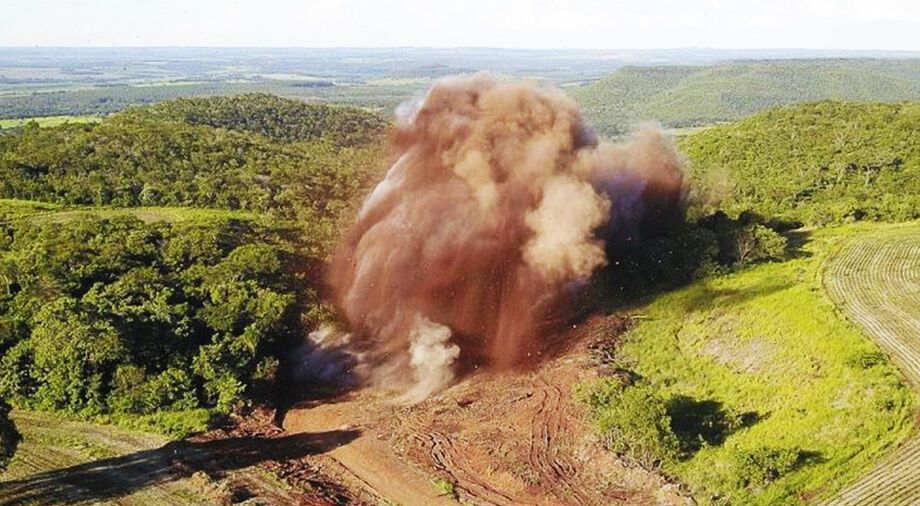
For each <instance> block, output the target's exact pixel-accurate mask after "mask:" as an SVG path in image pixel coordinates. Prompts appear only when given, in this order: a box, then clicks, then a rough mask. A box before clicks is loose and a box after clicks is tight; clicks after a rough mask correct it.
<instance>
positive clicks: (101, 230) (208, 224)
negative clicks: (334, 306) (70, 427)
mask: <svg viewBox="0 0 920 506" xmlns="http://www.w3.org/2000/svg"><path fill="white" fill-rule="evenodd" d="M3 235H4V236H5V237H6V241H5V243H4V244H5V245H4V246H3V247H2V248H0V353H2V355H3V358H2V360H0V396H4V397H7V398H9V399H11V400H12V401H13V402H14V403H15V404H17V405H19V406H24V407H31V408H38V409H55V410H64V411H68V412H73V413H79V414H83V415H96V414H102V413H139V414H147V413H154V412H156V411H159V410H173V411H175V410H186V409H192V408H198V407H213V408H217V409H219V410H228V409H230V408H231V407H233V406H234V405H235V404H237V403H239V402H241V401H242V400H244V399H245V398H246V393H247V389H248V388H249V387H250V386H251V385H252V384H253V382H254V381H255V380H257V379H258V378H260V377H264V376H267V375H268V376H270V375H271V374H272V373H273V372H274V368H275V367H276V366H277V360H276V359H274V358H272V355H273V354H274V353H275V352H276V351H277V350H276V347H277V346H279V345H280V344H281V343H286V342H290V340H291V339H294V336H296V335H299V333H300V332H301V329H302V325H304V324H306V323H309V321H308V320H307V317H306V316H305V314H306V311H307V310H308V309H309V307H310V306H311V305H314V304H316V303H317V302H318V301H316V300H314V299H313V298H312V296H311V293H312V292H311V291H310V290H309V288H308V286H309V284H310V282H311V280H310V279H308V277H307V271H305V269H306V268H308V267H309V266H310V264H311V261H310V259H309V258H305V257H303V256H302V254H301V253H298V250H299V249H300V248H299V247H295V246H294V245H293V244H292V243H291V242H289V240H288V239H287V237H289V236H290V235H291V234H290V233H289V231H285V230H283V229H279V228H277V227H274V226H268V225H263V224H258V223H254V222H247V221H238V220H232V219H220V220H213V221H197V222H191V223H173V224H169V223H152V224H146V223H144V222H142V221H140V220H137V219H135V218H131V217H118V218H111V219H107V218H102V217H92V216H80V217H76V218H74V219H71V220H61V221H46V220H41V219H23V220H17V221H14V222H12V223H11V224H7V225H4V228H3Z"/></svg>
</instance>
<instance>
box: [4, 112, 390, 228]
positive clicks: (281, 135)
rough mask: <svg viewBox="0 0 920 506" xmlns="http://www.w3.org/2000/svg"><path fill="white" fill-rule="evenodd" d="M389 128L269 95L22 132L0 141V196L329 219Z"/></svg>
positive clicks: (372, 119)
mask: <svg viewBox="0 0 920 506" xmlns="http://www.w3.org/2000/svg"><path fill="white" fill-rule="evenodd" d="M385 129H386V122H385V121H384V120H382V119H381V118H379V117H378V116H375V115H373V114H371V113H367V112H364V111H362V110H359V109H354V108H346V107H335V106H328V105H315V104H305V103H302V102H300V101H296V100H286V99H281V98H278V97H272V96H268V95H244V96H238V97H213V98H195V99H178V100H174V101H167V102H163V103H160V104H156V105H153V106H148V107H135V108H132V109H128V110H126V111H124V112H122V113H117V114H114V115H112V116H108V117H106V118H104V119H103V120H102V121H100V122H99V123H95V124H92V123H89V124H72V123H70V124H64V125H60V126H56V127H49V128H46V127H39V126H38V124H36V123H29V124H26V125H24V126H23V127H21V128H19V129H17V130H14V131H9V133H5V134H2V135H0V198H18V199H28V200H41V201H45V202H50V203H56V204H68V205H95V206H116V207H136V206H190V207H209V208H223V209H242V210H248V211H257V212H264V211H271V212H273V213H276V214H281V215H283V216H285V217H293V216H294V215H298V214H300V213H304V212H309V213H311V215H312V216H314V217H317V216H332V215H335V214H336V212H337V211H338V210H340V209H341V208H342V207H343V206H344V205H346V204H347V203H348V202H350V200H351V198H352V197H353V196H354V192H355V191H356V189H357V188H358V187H359V186H360V185H361V184H362V182H363V181H364V178H365V172H364V169H367V168H368V167H370V166H371V165H372V164H373V160H375V159H376V158H377V157H376V156H374V153H376V150H377V149H379V145H380V141H381V140H382V134H383V133H384V130H385Z"/></svg>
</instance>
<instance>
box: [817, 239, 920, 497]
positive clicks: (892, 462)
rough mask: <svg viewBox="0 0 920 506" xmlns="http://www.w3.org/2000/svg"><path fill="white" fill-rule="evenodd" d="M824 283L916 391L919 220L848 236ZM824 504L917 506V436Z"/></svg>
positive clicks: (919, 371) (919, 370)
mask: <svg viewBox="0 0 920 506" xmlns="http://www.w3.org/2000/svg"><path fill="white" fill-rule="evenodd" d="M825 286H826V288H827V291H828V292H829V293H830V295H831V298H832V299H833V300H834V301H835V303H836V304H837V305H838V307H839V308H840V309H841V310H842V312H843V313H844V314H845V315H846V317H847V318H848V319H850V320H851V321H853V322H854V323H856V324H858V325H860V326H861V327H863V328H864V329H865V331H866V332H867V333H868V335H869V336H870V337H871V338H872V339H874V340H875V341H876V342H878V344H879V346H880V347H881V348H882V349H883V350H884V351H885V352H886V353H888V354H889V355H890V356H891V357H892V359H893V361H894V363H895V364H896V365H897V366H898V367H899V368H900V370H901V372H902V373H903V375H904V379H905V381H906V382H907V383H908V384H909V385H911V386H912V387H913V388H914V390H916V391H918V392H920V224H916V223H914V224H910V225H904V226H898V227H892V228H890V229H885V230H882V231H879V232H873V233H868V234H862V235H860V236H858V237H856V238H855V239H853V240H851V241H850V242H849V243H848V244H847V245H846V246H845V247H844V248H843V249H842V250H841V251H840V252H839V253H838V254H837V255H835V256H834V257H833V258H831V259H830V260H829V262H828V266H827V270H826V272H825ZM827 504H834V505H840V506H856V505H867V506H868V505H879V504H885V505H890V506H897V505H905V506H906V505H916V504H920V434H916V433H915V434H914V435H913V437H911V438H910V439H909V440H908V441H906V442H905V443H904V444H903V445H902V446H901V447H900V448H898V449H897V450H895V452H894V453H893V454H892V455H891V456H890V457H889V458H888V459H886V460H884V461H883V462H882V463H880V464H879V465H878V466H877V467H876V468H875V469H873V470H872V471H871V472H869V473H868V474H867V475H865V476H863V477H862V478H860V479H858V480H857V481H856V482H855V483H853V484H852V485H850V486H849V487H847V488H845V489H844V490H843V492H842V493H841V494H840V495H839V496H838V497H836V498H834V499H833V500H831V501H829V502H828V503H827Z"/></svg>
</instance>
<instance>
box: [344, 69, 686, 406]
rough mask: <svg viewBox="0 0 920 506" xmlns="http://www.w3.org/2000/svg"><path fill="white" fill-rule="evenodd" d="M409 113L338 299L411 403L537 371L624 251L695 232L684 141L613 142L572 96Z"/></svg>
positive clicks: (510, 92) (443, 104)
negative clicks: (644, 240)
mask: <svg viewBox="0 0 920 506" xmlns="http://www.w3.org/2000/svg"><path fill="white" fill-rule="evenodd" d="M406 109H407V110H404V111H402V112H401V114H400V115H399V117H398V119H397V123H396V126H395V129H394V132H393V135H392V139H391V144H392V148H393V150H394V154H395V156H394V159H395V163H393V165H392V167H391V168H390V169H389V171H388V173H387V174H386V176H385V178H384V179H383V180H382V181H381V182H380V183H379V184H378V185H377V186H376V188H375V189H374V190H373V191H372V192H371V193H370V195H368V196H367V198H366V200H365V201H364V203H363V206H362V207H361V209H360V211H359V213H358V217H357V221H356V222H355V223H354V225H353V226H352V228H351V229H350V230H349V231H348V233H347V234H346V236H345V238H344V239H343V240H342V242H341V244H340V245H339V247H338V249H337V251H336V253H335V255H334V258H333V260H332V263H331V267H330V284H331V286H332V288H333V292H334V298H335V304H336V306H337V308H338V310H339V312H340V313H341V315H342V316H343V318H344V320H345V321H346V323H347V326H348V330H349V331H350V332H351V336H352V337H351V342H352V345H353V346H355V347H356V348H358V349H360V354H361V356H362V357H363V360H366V361H367V363H368V364H370V368H371V370H372V373H371V377H372V380H373V381H375V382H376V383H378V384H382V385H386V386H388V387H391V388H394V389H397V390H401V391H402V392H403V394H404V396H403V397H404V399H405V400H407V401H408V402H417V401H419V400H421V399H424V398H425V397H427V396H429V395H431V394H432V393H435V392H437V391H438V390H440V389H443V388H444V387H445V386H447V385H449V383H450V382H451V381H452V379H453V377H454V374H455V372H454V370H455V368H458V367H460V368H463V367H472V366H473V365H475V366H477V367H478V366H484V367H492V368H497V369H508V368H512V367H515V366H517V365H521V364H524V363H526V362H527V361H528V360H532V359H533V357H535V356H537V355H538V354H539V353H540V349H541V345H542V344H543V342H544V338H545V335H546V333H547V332H548V331H549V330H550V329H551V327H552V323H553V322H554V321H558V319H560V318H563V319H564V317H565V314H566V305H567V303H568V302H569V301H570V300H571V298H572V297H573V296H574V295H575V294H577V292H578V290H579V287H581V286H583V285H584V283H585V281H586V280H587V279H588V278H589V277H590V276H591V274H592V273H593V272H594V271H595V270H597V269H598V268H600V267H602V266H603V265H605V264H606V263H607V262H608V261H609V258H608V256H609V255H611V254H615V251H616V247H615V246H616V244H618V243H623V242H629V241H633V240H637V239H638V238H639V237H641V235H642V234H643V233H648V232H649V231H654V230H655V229H657V228H660V227H662V226H665V225H666V224H667V223H668V222H669V221H673V220H679V219H681V218H682V213H683V196H684V193H685V192H684V176H683V171H682V167H681V157H680V155H679V153H678V152H677V150H676V149H675V147H674V145H673V143H672V141H671V140H670V139H669V138H668V137H667V136H666V135H664V134H663V133H662V132H660V131H657V130H654V129H642V130H639V131H637V132H636V133H635V134H633V135H632V137H630V138H629V139H627V140H626V141H624V142H621V143H616V144H609V143H599V142H598V140H597V137H596V135H595V134H594V133H593V132H592V131H591V129H590V128H589V127H588V126H587V125H586V123H585V121H584V120H583V119H582V117H581V114H580V112H579V110H578V108H577V106H576V104H575V103H574V101H572V100H571V99H570V98H568V97H566V96H565V95H564V94H563V93H562V92H561V91H559V90H557V89H554V88H550V87H545V86H538V85H535V84H532V83H507V82H501V81H499V80H496V79H494V78H492V77H489V76H487V75H473V76H461V77H452V78H448V79H444V80H441V81H438V82H437V83H436V84H435V85H434V86H433V87H432V88H431V89H430V90H429V91H428V93H427V95H426V96H425V97H424V99H423V100H421V101H420V102H418V103H417V104H414V105H413V106H411V107H408V108H406ZM612 252H613V253H612Z"/></svg>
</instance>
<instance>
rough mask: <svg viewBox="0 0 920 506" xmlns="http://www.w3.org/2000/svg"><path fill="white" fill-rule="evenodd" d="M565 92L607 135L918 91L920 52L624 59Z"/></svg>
mask: <svg viewBox="0 0 920 506" xmlns="http://www.w3.org/2000/svg"><path fill="white" fill-rule="evenodd" d="M570 94H571V95H572V96H573V97H574V98H575V99H576V100H577V101H578V103H579V104H581V106H582V107H583V108H584V111H585V115H586V116H587V118H588V119H589V120H591V121H592V122H593V123H594V124H595V125H596V127H597V129H598V130H599V131H600V132H601V133H602V134H606V135H620V134H623V133H625V132H627V131H628V130H629V128H630V126H631V125H632V124H633V123H635V122H637V121H648V120H654V121H660V122H661V123H662V124H663V125H664V126H666V127H686V126H696V125H706V124H712V123H719V122H725V121H732V120H736V119H739V118H742V117H744V116H747V115H749V114H751V113H754V112H757V111H759V110H761V109H765V108H768V107H774V106H778V105H789V104H796V103H801V102H808V101H816V100H824V99H834V100H848V101H858V102H866V101H869V102H897V101H901V100H917V99H920V60H887V61H883V60H813V61H809V60H799V61H763V62H737V63H726V64H719V65H710V66H699V67H677V66H675V67H624V68H622V69H620V70H618V71H616V72H615V73H613V74H611V75H610V76H608V77H606V78H604V79H601V80H600V81H598V82H596V83H594V84H591V85H589V86H585V87H582V88H576V89H573V90H571V91H570Z"/></svg>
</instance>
